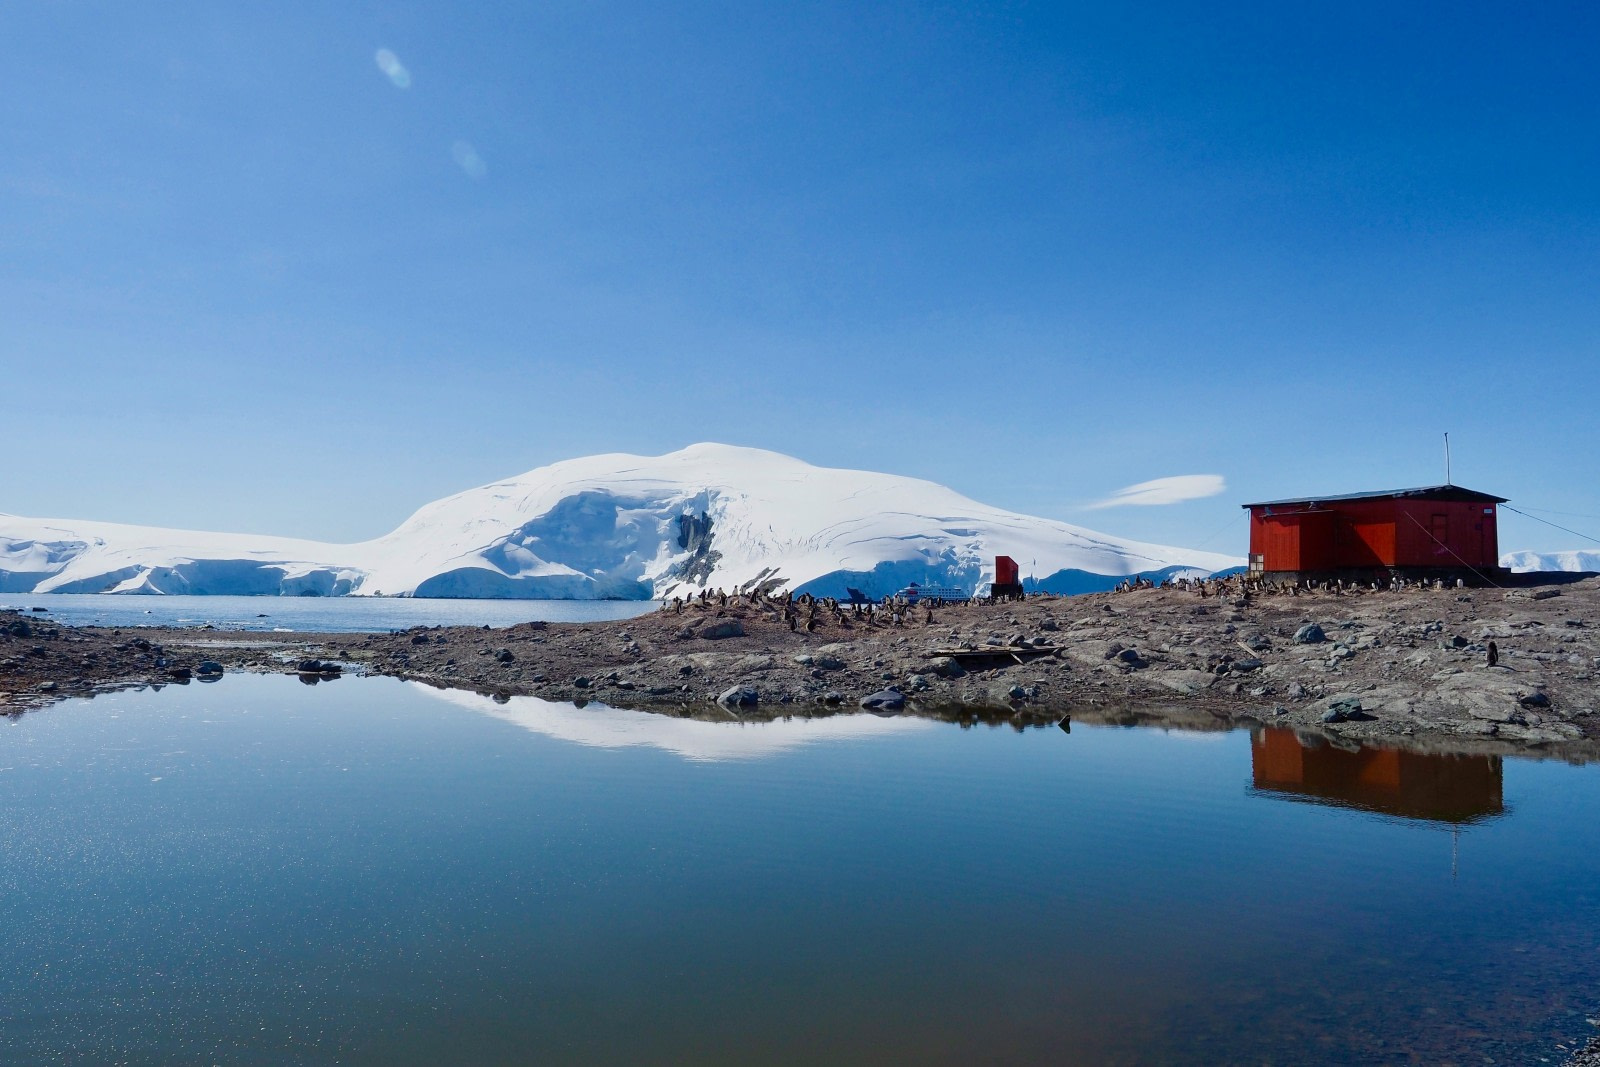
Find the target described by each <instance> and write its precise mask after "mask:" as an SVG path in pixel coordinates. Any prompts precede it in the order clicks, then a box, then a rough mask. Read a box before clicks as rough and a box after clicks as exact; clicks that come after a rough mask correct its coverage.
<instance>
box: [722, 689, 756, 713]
mask: <svg viewBox="0 0 1600 1067" xmlns="http://www.w3.org/2000/svg"><path fill="white" fill-rule="evenodd" d="M760 702H761V694H760V693H758V692H756V690H755V687H753V686H748V685H736V686H733V687H732V688H731V689H727V690H725V691H724V692H723V694H722V695H721V696H719V697H717V703H718V704H721V705H722V706H723V707H725V708H753V707H755V706H756V705H757V704H759V703H760Z"/></svg>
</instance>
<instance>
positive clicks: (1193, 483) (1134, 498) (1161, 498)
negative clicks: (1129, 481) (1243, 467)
mask: <svg viewBox="0 0 1600 1067" xmlns="http://www.w3.org/2000/svg"><path fill="white" fill-rule="evenodd" d="M1227 488H1228V483H1227V482H1225V481H1223V480H1222V475H1220V474H1175V475H1173V476H1172V477H1171V478H1155V479H1152V480H1151V481H1148V482H1140V483H1139V484H1138V485H1130V486H1128V487H1127V488H1125V489H1118V490H1117V491H1116V492H1115V493H1112V494H1111V495H1110V496H1108V497H1106V498H1105V499H1104V500H1097V501H1095V502H1094V503H1093V504H1090V505H1088V507H1089V509H1090V510H1094V509H1096V508H1120V507H1124V506H1138V507H1152V506H1154V505H1157V504H1179V503H1182V502H1183V501H1185V500H1199V499H1201V498H1202V497H1208V496H1216V495H1217V494H1218V493H1221V492H1223V491H1225V490H1226V489H1227Z"/></svg>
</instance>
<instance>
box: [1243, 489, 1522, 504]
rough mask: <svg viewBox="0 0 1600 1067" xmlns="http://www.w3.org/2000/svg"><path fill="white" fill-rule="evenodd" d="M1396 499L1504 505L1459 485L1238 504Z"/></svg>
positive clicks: (1298, 497) (1503, 498) (1497, 498)
mask: <svg viewBox="0 0 1600 1067" xmlns="http://www.w3.org/2000/svg"><path fill="white" fill-rule="evenodd" d="M1391 497H1398V498H1401V499H1406V500H1452V501H1458V502H1465V503H1477V504H1504V503H1505V502H1506V498H1505V497H1503V496H1494V495H1493V494H1490V493H1480V492H1478V491H1477V490H1476V489H1463V488H1461V486H1459V485H1429V486H1424V487H1423V488H1420V489H1389V490H1386V491H1384V492H1380V493H1345V494H1343V495H1340V496H1309V497H1308V496H1297V497H1291V498H1289V499H1288V500H1262V501H1258V502H1257V503H1254V504H1240V505H1239V506H1240V507H1242V508H1276V507H1286V506H1287V505H1290V504H1335V503H1338V502H1340V501H1343V500H1387V499H1389V498H1391Z"/></svg>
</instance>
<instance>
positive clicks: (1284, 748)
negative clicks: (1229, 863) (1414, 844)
mask: <svg viewBox="0 0 1600 1067" xmlns="http://www.w3.org/2000/svg"><path fill="white" fill-rule="evenodd" d="M1250 767H1251V771H1252V772H1253V778H1254V781H1253V783H1252V785H1253V788H1254V789H1255V791H1257V792H1261V793H1265V794H1267V795H1269V796H1276V797H1282V798H1284V799H1286V800H1302V801H1307V802H1309V803H1313V804H1333V805H1337V806H1339V807H1346V808H1359V809H1361V810H1363V811H1372V812H1377V813H1379V814H1383V815H1398V816H1400V817H1402V818H1407V819H1429V820H1434V821H1437V822H1448V823H1458V824H1459V823H1472V822H1479V821H1481V820H1484V819H1488V818H1493V817H1494V816H1496V815H1499V814H1501V813H1502V812H1503V811H1504V810H1505V806H1504V802H1503V800H1502V798H1501V790H1502V785H1503V772H1502V769H1501V765H1500V757H1499V756H1485V755H1444V754H1439V753H1423V752H1410V751H1406V750H1404V749H1397V748H1359V749H1356V750H1355V751H1349V750H1346V749H1342V748H1335V747H1333V746H1332V745H1329V744H1327V743H1326V742H1324V741H1322V740H1321V739H1310V738H1307V739H1302V738H1300V737H1299V736H1298V735H1296V734H1295V732H1294V731H1293V730H1283V729H1267V730H1261V731H1260V732H1258V733H1256V734H1255V735H1254V736H1253V737H1251V739H1250Z"/></svg>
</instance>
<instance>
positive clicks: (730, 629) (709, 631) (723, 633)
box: [699, 619, 744, 641]
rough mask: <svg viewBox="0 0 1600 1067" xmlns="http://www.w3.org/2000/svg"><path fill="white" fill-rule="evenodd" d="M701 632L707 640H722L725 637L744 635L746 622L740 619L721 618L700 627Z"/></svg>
mask: <svg viewBox="0 0 1600 1067" xmlns="http://www.w3.org/2000/svg"><path fill="white" fill-rule="evenodd" d="M699 632H700V636H701V637H703V638H705V639H706V640H707V641H720V640H722V639H723V638H725V637H743V636H744V623H742V622H740V621H739V620H738V619H720V620H718V621H717V622H713V623H708V624H707V625H705V626H702V627H700V631H699Z"/></svg>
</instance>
